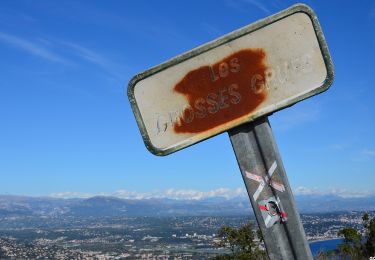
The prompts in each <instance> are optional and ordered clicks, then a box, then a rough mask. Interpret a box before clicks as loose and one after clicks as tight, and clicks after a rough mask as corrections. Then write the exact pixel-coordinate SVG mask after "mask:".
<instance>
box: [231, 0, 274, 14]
mask: <svg viewBox="0 0 375 260" xmlns="http://www.w3.org/2000/svg"><path fill="white" fill-rule="evenodd" d="M225 3H226V5H227V6H228V7H229V8H232V9H233V10H235V11H237V12H246V11H247V10H248V8H249V7H250V6H252V7H253V6H255V7H257V8H258V9H259V10H262V11H263V12H264V13H265V14H271V10H270V9H269V8H268V7H267V6H266V5H265V4H264V2H262V1H259V0H238V1H231V0H227V1H225Z"/></svg>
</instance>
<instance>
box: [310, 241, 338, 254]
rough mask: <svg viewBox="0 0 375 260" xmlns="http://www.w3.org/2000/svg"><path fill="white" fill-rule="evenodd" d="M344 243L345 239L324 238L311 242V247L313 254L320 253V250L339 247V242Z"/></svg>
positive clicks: (325, 250)
mask: <svg viewBox="0 0 375 260" xmlns="http://www.w3.org/2000/svg"><path fill="white" fill-rule="evenodd" d="M341 243H343V239H341V238H337V239H330V240H323V241H315V242H310V249H311V252H312V254H313V256H316V255H318V253H319V252H320V251H324V252H327V251H330V250H334V249H336V248H337V245H338V244H341Z"/></svg>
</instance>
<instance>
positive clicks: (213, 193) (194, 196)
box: [50, 188, 247, 200]
mask: <svg viewBox="0 0 375 260" xmlns="http://www.w3.org/2000/svg"><path fill="white" fill-rule="evenodd" d="M50 196H51V197H54V198H89V197H93V196H112V197H117V198H122V199H151V198H159V199H161V198H165V199H176V200H201V199H207V198H214V197H223V198H226V199H231V198H235V197H245V196H247V195H246V191H245V189H244V188H237V189H228V188H218V189H214V190H210V191H199V190H190V189H188V190H184V189H182V190H180V189H167V190H164V191H150V192H135V191H128V190H124V189H122V190H117V191H114V192H101V193H91V194H90V193H79V192H60V193H53V194H50Z"/></svg>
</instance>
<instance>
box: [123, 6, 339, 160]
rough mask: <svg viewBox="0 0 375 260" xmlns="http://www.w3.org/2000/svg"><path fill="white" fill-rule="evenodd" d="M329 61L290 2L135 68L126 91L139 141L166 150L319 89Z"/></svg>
mask: <svg viewBox="0 0 375 260" xmlns="http://www.w3.org/2000/svg"><path fill="white" fill-rule="evenodd" d="M332 81H333V65H332V61H331V58H330V55H329V52H328V47H327V45H326V42H325V40H324V36H323V33H322V31H321V28H320V26H319V22H318V20H317V17H316V15H315V13H314V12H313V11H312V10H311V9H310V8H309V7H308V6H306V5H302V4H298V5H295V6H292V7H291V8H288V9H286V10H284V11H282V12H280V13H277V14H275V15H272V16H270V17H268V18H266V19H264V20H261V21H258V22H256V23H253V24H250V25H248V26H245V27H243V28H241V29H239V30H236V31H234V32H232V33H229V34H227V35H225V36H223V37H221V38H219V39H217V40H214V41H212V42H209V43H207V44H204V45H202V46H200V47H197V48H195V49H193V50H191V51H189V52H187V53H184V54H182V55H180V56H178V57H176V58H173V59H171V60H169V61H167V62H165V63H163V64H160V65H158V66H156V67H154V68H151V69H149V70H147V71H145V72H143V73H140V74H138V75H136V76H135V77H134V78H133V79H132V80H131V81H130V82H129V87H128V96H129V100H130V103H131V106H132V109H133V112H134V115H135V117H136V119H137V123H138V125H139V128H140V130H141V134H142V137H143V140H144V142H145V144H146V146H147V148H148V149H149V150H150V151H151V152H152V153H154V154H156V155H167V154H169V153H172V152H175V151H178V150H180V149H182V148H185V147H187V146H190V145H192V144H195V143H197V142H200V141H202V140H205V139H207V138H210V137H212V136H214V135H216V134H219V133H222V132H224V131H227V130H228V129H231V128H233V127H236V126H239V125H241V124H243V123H246V122H250V121H252V120H255V119H256V118H259V117H262V116H266V115H269V114H271V113H273V112H275V111H278V110H280V109H283V108H285V107H288V106H291V105H293V104H295V103H297V102H299V101H301V100H304V99H306V98H308V97H311V96H314V95H316V94H318V93H321V92H323V91H325V90H327V89H328V88H329V86H330V85H331V83H332Z"/></svg>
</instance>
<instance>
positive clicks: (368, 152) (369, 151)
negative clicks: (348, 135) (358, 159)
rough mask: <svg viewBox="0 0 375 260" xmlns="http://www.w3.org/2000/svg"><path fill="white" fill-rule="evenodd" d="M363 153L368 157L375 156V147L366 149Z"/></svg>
mask: <svg viewBox="0 0 375 260" xmlns="http://www.w3.org/2000/svg"><path fill="white" fill-rule="evenodd" d="M362 153H363V155H365V156H368V157H375V149H364V150H363V151H362Z"/></svg>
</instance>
